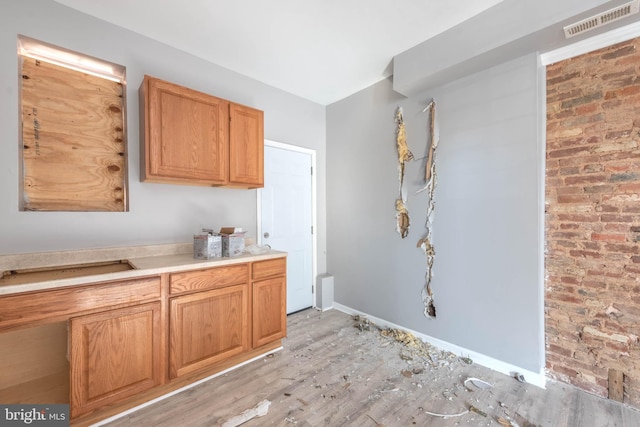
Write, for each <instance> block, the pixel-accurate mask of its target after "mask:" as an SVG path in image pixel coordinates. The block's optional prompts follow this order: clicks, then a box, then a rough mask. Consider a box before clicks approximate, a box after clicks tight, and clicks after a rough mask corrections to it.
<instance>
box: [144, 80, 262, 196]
mask: <svg viewBox="0 0 640 427" xmlns="http://www.w3.org/2000/svg"><path fill="white" fill-rule="evenodd" d="M140 95H141V100H140V105H141V106H142V111H141V115H142V116H144V144H141V147H142V148H143V155H142V156H141V161H142V162H144V165H141V171H142V180H143V181H148V182H163V183H177V184H191V185H212V186H229V187H236V188H258V187H262V186H263V185H264V172H263V164H264V113H263V112H262V111H260V110H256V109H254V108H249V107H245V106H242V105H238V104H234V103H232V102H229V101H227V100H224V99H220V98H216V97H214V96H211V95H208V94H205V93H202V92H198V91H195V90H192V89H189V88H186V87H183V86H179V85H176V84H173V83H169V82H166V81H163V80H159V79H156V78H153V77H149V76H145V77H144V81H143V82H142V86H141V87H140Z"/></svg>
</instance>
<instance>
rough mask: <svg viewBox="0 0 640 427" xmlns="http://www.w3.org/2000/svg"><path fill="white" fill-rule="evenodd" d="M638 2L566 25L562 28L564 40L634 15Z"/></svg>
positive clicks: (638, 0) (636, 11) (636, 0)
mask: <svg viewBox="0 0 640 427" xmlns="http://www.w3.org/2000/svg"><path fill="white" fill-rule="evenodd" d="M639 4H640V0H633V1H630V2H628V3H625V4H623V5H621V6H618V7H615V8H613V9H610V10H607V11H606V12H602V13H599V14H597V15H595V16H592V17H591V18H587V19H583V20H582V21H580V22H576V23H575V24H571V25H567V26H566V27H564V35H565V37H566V38H571V37H574V36H577V35H578V34H582V33H584V32H586V31H589V30H593V29H594V28H598V27H602V26H603V25H605V24H609V23H611V22H614V21H617V20H618V19H622V18H624V17H625V16H629V15H635V14H636V13H638V10H640V5H639Z"/></svg>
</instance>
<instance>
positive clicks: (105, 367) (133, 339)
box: [70, 302, 163, 418]
mask: <svg viewBox="0 0 640 427" xmlns="http://www.w3.org/2000/svg"><path fill="white" fill-rule="evenodd" d="M160 307H161V304H160V302H153V303H147V304H141V305H136V306H133V307H127V308H122V309H115V310H109V311H105V312H101V313H96V314H90V315H85V316H79V317H73V318H71V319H70V341H71V348H70V359H71V360H70V377H71V381H70V408H71V417H72V418H75V417H77V416H78V415H81V414H84V413H86V412H90V411H92V410H95V409H97V408H99V407H102V406H105V405H107V404H110V403H113V402H117V401H120V400H123V399H125V398H127V397H130V396H133V395H135V394H137V393H139V392H141V391H144V390H147V389H150V388H152V387H155V386H156V385H158V384H161V383H162V378H163V372H162V371H161V367H162V360H161V358H162V352H161V343H160V338H159V331H160V327H161V324H160Z"/></svg>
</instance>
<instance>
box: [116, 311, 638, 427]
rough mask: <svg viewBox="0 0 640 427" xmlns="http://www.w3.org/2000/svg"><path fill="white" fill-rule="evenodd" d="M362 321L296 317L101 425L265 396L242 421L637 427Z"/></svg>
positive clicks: (558, 392)
mask: <svg viewBox="0 0 640 427" xmlns="http://www.w3.org/2000/svg"><path fill="white" fill-rule="evenodd" d="M358 326H359V327H358ZM366 326H367V325H365V324H364V323H363V322H362V321H360V322H356V321H354V319H353V318H352V317H351V316H349V315H347V314H344V313H341V312H338V311H335V310H332V311H328V312H324V313H321V312H319V311H316V310H313V309H309V310H305V311H302V312H299V313H296V314H293V315H291V316H289V317H288V337H287V338H286V339H285V340H284V341H283V346H284V349H283V350H281V351H279V352H277V353H275V354H274V355H272V356H269V357H264V358H261V359H260V360H257V361H255V362H252V363H250V364H248V365H245V366H242V367H240V368H238V369H236V370H234V371H231V372H228V373H226V374H224V375H222V376H219V377H217V378H214V379H212V380H210V381H207V382H205V383H203V384H200V385H197V386H195V387H193V388H191V389H189V390H186V391H183V392H181V393H179V394H176V395H174V396H171V397H169V398H167V399H164V400H162V401H160V402H157V403H155V404H153V405H151V406H148V407H146V408H143V409H140V410H138V411H136V412H133V413H131V414H129V415H126V416H124V417H122V418H119V419H117V420H114V421H112V422H111V423H109V424H107V425H108V426H109V427H116V426H136V427H144V426H154V427H155V426H171V427H175V426H189V427H191V426H217V425H222V424H223V423H224V422H225V421H227V420H229V419H231V418H233V417H235V416H237V415H239V414H241V413H242V412H243V411H245V410H248V409H251V408H253V407H255V406H256V405H257V404H259V403H260V402H261V401H263V400H265V399H266V400H268V401H270V402H271V404H270V407H269V410H268V413H267V415H265V416H263V417H260V418H254V419H252V420H250V421H247V422H246V423H245V424H243V426H247V427H255V426H267V425H275V426H364V427H366V426H372V427H375V426H387V427H392V426H413V425H418V426H501V425H507V426H508V425H510V424H508V422H511V423H512V424H511V425H513V426H516V425H518V426H520V427H531V426H553V427H559V426H575V427H589V426H593V427H604V426H620V427H622V426H628V427H632V426H634V427H635V426H640V411H637V410H634V409H632V408H630V407H628V406H625V405H621V404H619V403H616V402H613V401H609V400H607V399H602V398H599V397H596V396H593V395H590V394H587V393H585V392H582V391H580V390H578V389H576V388H574V387H572V386H569V385H565V384H561V383H557V382H552V381H549V382H548V383H547V388H546V389H544V390H543V389H540V388H538V387H536V386H533V385H529V384H526V383H520V382H518V381H517V380H516V379H514V378H512V377H509V376H507V375H503V374H499V373H496V372H494V371H491V370H489V369H487V368H484V367H482V366H479V365H476V364H473V363H471V364H469V363H468V362H469V361H468V360H467V361H465V360H463V359H460V358H458V357H455V356H454V355H452V354H450V353H442V352H440V351H438V350H437V349H435V348H432V347H428V346H426V347H420V348H417V347H415V346H412V345H410V344H409V345H407V344H404V343H401V342H398V341H397V340H395V339H393V338H391V337H386V336H383V335H382V334H381V333H380V331H379V330H378V329H377V328H375V327H373V326H372V327H369V330H361V329H366ZM468 378H478V379H481V380H483V381H486V382H488V383H490V384H491V385H492V387H491V388H487V389H481V388H477V387H475V386H474V385H472V384H470V383H469V382H467V386H465V380H467V379H468ZM429 412H431V413H437V414H441V415H447V414H449V415H452V414H460V413H463V412H466V413H465V414H464V415H461V416H457V417H450V418H444V417H442V416H437V415H431V414H429ZM501 422H502V424H501Z"/></svg>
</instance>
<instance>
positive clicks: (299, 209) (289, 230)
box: [259, 145, 313, 313]
mask: <svg viewBox="0 0 640 427" xmlns="http://www.w3.org/2000/svg"><path fill="white" fill-rule="evenodd" d="M311 167H312V155H311V154H310V153H307V152H301V151H294V150H290V149H286V148H280V147H274V146H269V145H265V147H264V188H263V189H261V190H260V192H261V199H260V210H261V212H260V215H261V224H260V227H259V228H260V235H259V238H260V243H261V244H262V245H269V246H271V248H272V249H275V250H280V251H285V252H287V253H288V255H287V313H293V312H295V311H298V310H302V309H305V308H308V307H311V306H313V229H312V226H313V218H312V203H313V202H312V175H311V174H312V171H311Z"/></svg>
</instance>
